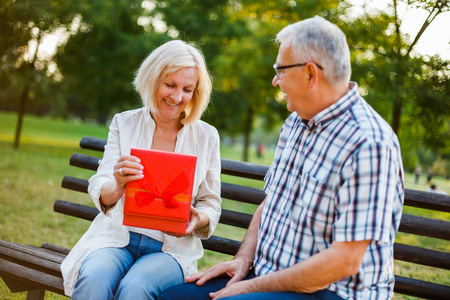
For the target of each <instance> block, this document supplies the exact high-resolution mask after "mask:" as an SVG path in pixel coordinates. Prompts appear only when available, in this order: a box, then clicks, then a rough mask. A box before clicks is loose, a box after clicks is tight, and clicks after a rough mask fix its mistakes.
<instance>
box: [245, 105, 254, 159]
mask: <svg viewBox="0 0 450 300" xmlns="http://www.w3.org/2000/svg"><path fill="white" fill-rule="evenodd" d="M252 124H253V108H252V106H251V105H249V107H248V109H247V119H246V120H245V128H244V157H243V161H248V149H249V147H250V134H251V132H252Z"/></svg>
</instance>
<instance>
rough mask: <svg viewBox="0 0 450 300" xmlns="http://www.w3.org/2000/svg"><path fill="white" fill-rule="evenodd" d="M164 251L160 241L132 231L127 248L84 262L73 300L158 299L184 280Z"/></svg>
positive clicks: (102, 252)
mask: <svg viewBox="0 0 450 300" xmlns="http://www.w3.org/2000/svg"><path fill="white" fill-rule="evenodd" d="M161 248H162V243H161V242H159V241H157V240H154V239H152V238H150V237H148V236H145V235H141V234H137V233H133V232H130V243H129V244H128V246H126V247H124V248H103V249H99V250H97V251H94V252H93V253H91V254H90V255H89V256H88V257H86V259H85V260H84V261H83V264H82V266H81V269H80V274H79V276H78V279H77V282H76V283H75V289H74V291H73V293H72V299H75V300H77V299H79V300H89V299H92V300H110V299H120V300H126V299H130V300H139V299H156V297H157V296H158V294H159V293H160V292H161V291H163V290H164V289H167V288H169V287H171V286H173V285H176V284H180V283H182V282H183V280H184V276H183V271H182V270H181V267H180V265H179V264H178V263H177V261H176V260H175V259H174V258H173V257H172V256H170V255H169V254H167V253H164V252H162V251H161Z"/></svg>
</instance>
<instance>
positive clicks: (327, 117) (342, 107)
mask: <svg viewBox="0 0 450 300" xmlns="http://www.w3.org/2000/svg"><path fill="white" fill-rule="evenodd" d="M359 98H360V96H359V92H358V84H357V83H356V82H353V81H351V82H350V83H349V90H348V92H347V93H346V94H345V95H344V96H343V97H341V98H340V99H339V100H338V101H336V103H334V104H333V105H331V106H329V107H327V108H326V109H324V110H322V111H321V112H320V113H318V114H317V115H315V116H314V117H313V118H312V119H311V120H309V122H308V127H309V128H310V129H313V128H322V127H324V126H326V125H328V124H329V123H330V122H331V121H333V120H334V119H336V118H337V117H338V116H340V115H342V114H343V113H345V112H346V111H347V110H349V109H350V108H351V107H352V106H353V105H354V104H355V102H356V101H358V99H359Z"/></svg>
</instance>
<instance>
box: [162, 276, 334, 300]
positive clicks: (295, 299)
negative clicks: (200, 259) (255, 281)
mask: <svg viewBox="0 0 450 300" xmlns="http://www.w3.org/2000/svg"><path fill="white" fill-rule="evenodd" d="M254 277H255V273H254V272H250V273H249V275H248V276H247V277H246V278H245V279H251V278H254ZM228 280H230V278H229V277H228V276H221V277H216V278H214V279H211V280H209V281H207V282H206V283H205V284H204V285H202V286H197V285H196V284H195V283H184V284H179V285H175V286H173V287H171V288H168V289H167V290H165V291H164V292H162V293H161V294H160V295H159V297H158V300H186V299H189V300H210V299H211V298H209V293H211V292H216V291H218V290H220V289H222V288H224V287H225V286H226V284H227V282H228ZM221 299H224V300H225V299H227V300H273V299H283V300H342V298H341V297H339V296H338V295H336V294H335V293H333V292H330V291H328V290H321V291H317V292H315V293H310V294H301V293H288V292H284V293H281V292H280V293H250V294H242V295H237V296H232V297H226V298H221Z"/></svg>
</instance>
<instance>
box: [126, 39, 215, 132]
mask: <svg viewBox="0 0 450 300" xmlns="http://www.w3.org/2000/svg"><path fill="white" fill-rule="evenodd" d="M188 67H195V68H197V70H198V74H199V77H198V82H197V86H196V87H195V90H194V95H193V96H192V99H191V101H189V103H188V105H187V106H186V109H185V111H184V116H183V114H182V116H181V120H180V122H181V123H182V124H189V123H192V122H194V121H196V120H199V119H200V118H201V116H202V114H203V112H204V111H205V110H206V108H207V107H208V103H209V99H210V96H211V90H212V80H211V76H210V75H209V73H208V70H207V69H206V62H205V58H204V56H203V54H202V53H201V52H200V50H198V49H197V48H196V47H195V46H194V45H192V44H188V43H186V42H184V41H181V40H173V41H169V42H167V43H164V44H163V45H161V46H159V47H158V48H156V49H155V50H153V51H152V52H151V53H150V54H149V55H148V56H147V58H146V59H145V60H144V61H143V62H142V64H141V66H140V67H139V69H138V71H137V72H136V77H135V79H134V81H133V84H134V87H135V89H136V91H137V92H138V93H139V94H140V96H141V100H142V103H143V104H144V106H146V107H148V108H149V109H150V111H152V112H157V110H158V108H157V103H156V101H157V100H156V93H157V91H158V88H159V85H160V84H161V83H162V81H163V80H164V78H166V76H167V75H168V74H170V73H173V72H177V71H179V70H181V69H184V68H188Z"/></svg>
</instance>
